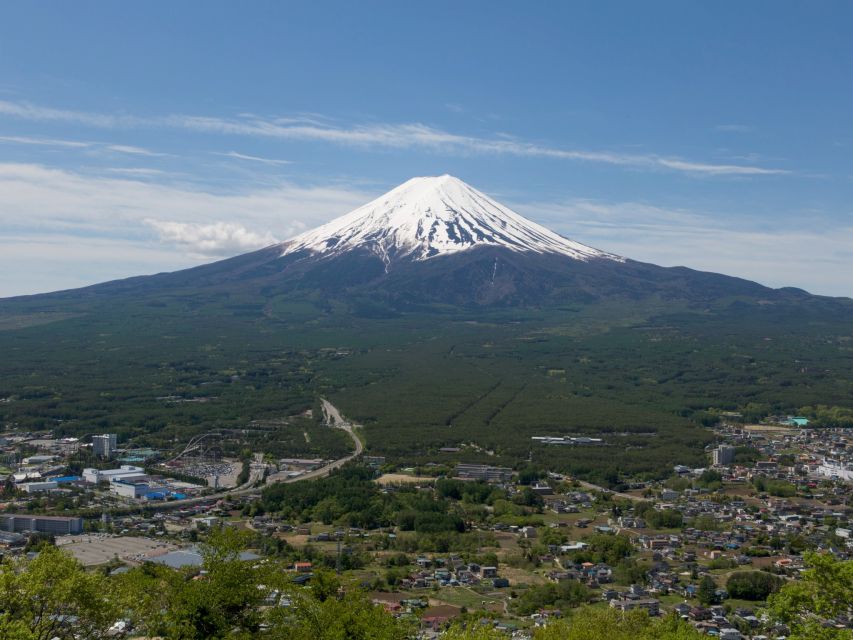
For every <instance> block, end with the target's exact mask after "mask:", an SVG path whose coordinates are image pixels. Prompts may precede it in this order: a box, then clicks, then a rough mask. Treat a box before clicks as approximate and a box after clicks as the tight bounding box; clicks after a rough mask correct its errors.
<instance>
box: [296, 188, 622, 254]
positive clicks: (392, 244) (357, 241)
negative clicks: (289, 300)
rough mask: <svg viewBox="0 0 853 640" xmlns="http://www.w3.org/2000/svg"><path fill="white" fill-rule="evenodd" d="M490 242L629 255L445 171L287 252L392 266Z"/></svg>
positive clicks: (302, 239) (513, 247) (533, 249)
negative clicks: (357, 256) (541, 221)
mask: <svg viewBox="0 0 853 640" xmlns="http://www.w3.org/2000/svg"><path fill="white" fill-rule="evenodd" d="M483 247H500V248H504V249H509V250H510V251H516V252H519V253H524V252H527V253H538V254H559V255H564V256H567V257H569V258H573V259H575V260H589V259H594V258H605V259H609V260H620V261H621V260H622V258H620V257H619V256H615V255H612V254H609V253H605V252H603V251H599V250H598V249H593V248H592V247H587V246H586V245H583V244H580V243H578V242H574V241H572V240H568V239H567V238H563V237H562V236H559V235H557V234H556V233H554V232H553V231H551V230H549V229H546V228H545V227H543V226H541V225H538V224H536V223H535V222H532V221H531V220H528V219H526V218H524V217H522V216H520V215H519V214H517V213H515V212H514V211H512V210H511V209H508V208H507V207H505V206H503V205H502V204H499V203H497V202H495V201H494V200H492V199H491V198H489V196H487V195H486V194H484V193H482V192H480V191H477V190H476V189H474V188H473V187H471V186H470V185H467V184H465V183H464V182H462V181H461V180H459V178H454V177H453V176H449V175H443V176H439V177H434V178H433V177H429V178H412V179H411V180H409V181H407V182H404V183H403V184H401V185H400V186H398V187H396V188H395V189H392V190H391V191H389V192H388V193H386V194H385V195H383V196H380V197H379V198H377V199H376V200H373V201H372V202H369V203H367V204H366V205H364V206H362V207H359V208H358V209H356V210H355V211H352V212H351V213H348V214H347V215H345V216H342V217H340V218H337V219H336V220H332V221H331V222H329V223H328V224H324V225H323V226H321V227H318V228H316V229H314V230H312V231H308V232H307V233H303V234H302V235H300V236H297V237H296V238H294V239H292V240H290V241H289V242H286V243H284V244H283V245H282V248H283V250H284V251H283V254H282V255H285V256H286V255H288V254H292V253H298V252H301V251H307V252H310V253H312V254H320V255H325V256H335V255H341V254H342V253H346V252H348V251H353V250H359V249H364V250H367V251H370V252H373V253H374V254H375V255H376V256H377V257H379V258H380V259H381V260H382V261H383V263H384V264H385V265H386V267H389V268H390V265H391V263H392V262H393V261H394V260H397V259H401V258H405V259H410V260H415V261H423V260H428V259H430V258H436V257H440V256H447V255H451V254H454V253H458V252H461V251H468V250H471V249H477V248H483Z"/></svg>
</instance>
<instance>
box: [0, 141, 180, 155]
mask: <svg viewBox="0 0 853 640" xmlns="http://www.w3.org/2000/svg"><path fill="white" fill-rule="evenodd" d="M0 143H4V144H21V145H33V146H38V147H66V148H70V149H95V150H98V149H100V150H105V151H112V152H115V153H126V154H129V155H135V156H148V157H151V158H155V157H164V156H167V155H168V154H166V153H160V152H157V151H152V150H150V149H146V148H144V147H137V146H134V145H129V144H112V143H109V142H92V141H84V140H63V139H59V138H40V137H34V136H0Z"/></svg>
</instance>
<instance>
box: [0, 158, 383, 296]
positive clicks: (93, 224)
mask: <svg viewBox="0 0 853 640" xmlns="http://www.w3.org/2000/svg"><path fill="white" fill-rule="evenodd" d="M109 171H111V173H115V174H117V175H112V176H109V175H108V176H104V175H86V174H82V173H75V172H71V171H65V170H60V169H53V168H47V167H44V166H41V165H33V164H2V163H0V297H3V296H9V295H18V294H24V293H34V292H38V291H52V290H56V289H59V288H63V287H72V286H75V287H76V286H83V285H87V284H94V283H96V282H104V281H106V280H112V279H114V278H119V277H126V276H130V275H139V274H146V273H156V272H160V271H169V270H174V269H180V268H184V267H187V266H192V265H194V264H198V263H199V261H200V259H201V254H202V253H204V254H205V255H216V256H222V255H228V254H229V253H234V254H236V253H241V252H243V251H246V250H249V249H253V248H257V247H258V246H260V245H259V244H256V243H255V242H257V243H260V244H264V243H267V244H268V242H267V241H268V240H270V241H272V240H273V239H276V238H281V239H287V238H290V237H293V236H294V235H296V234H297V233H299V232H301V231H304V230H305V229H306V228H308V227H313V226H315V225H318V224H320V223H322V222H326V221H328V220H330V219H331V218H333V217H335V216H338V215H340V214H342V213H344V212H346V211H350V210H351V209H354V208H355V207H357V206H358V205H360V204H363V203H364V202H365V201H367V200H368V199H370V198H371V197H373V196H374V195H375V194H373V193H366V192H364V191H361V190H358V189H354V188H351V187H349V186H347V185H330V186H304V185H295V184H291V183H287V182H282V183H279V184H277V185H274V186H264V187H262V188H256V189H252V190H239V191H237V190H235V191H232V192H225V193H222V192H215V191H210V190H205V189H203V188H201V187H199V186H197V185H184V184H163V183H161V182H158V181H157V180H155V179H151V178H157V177H158V176H156V175H152V174H150V173H149V172H148V170H142V171H144V173H141V174H138V173H136V174H135V173H134V170H133V169H117V170H116V169H113V170H109ZM119 172H120V173H119ZM146 220H158V221H174V222H176V223H179V224H183V225H186V226H185V227H184V230H183V235H179V234H177V231H175V232H173V233H174V234H177V235H173V238H172V239H171V240H169V241H168V242H164V241H163V240H164V239H165V236H162V235H160V233H159V232H158V231H156V230H155V228H154V227H153V226H152V225H151V224H150V223H146V222H145V221H146ZM220 225H225V226H224V227H221V226H220ZM227 225H235V227H234V228H233V229H231V228H229V227H228V226H227ZM207 227H210V228H211V229H213V230H214V231H211V230H209V229H207ZM236 227H240V228H243V229H246V230H250V231H247V232H245V233H242V232H241V231H240V230H239V229H237V228H236ZM223 228H224V231H221V232H220V235H219V236H217V235H216V231H215V230H216V229H223ZM192 232H195V233H196V236H195V242H193V236H192ZM205 234H207V235H205ZM229 247H230V249H229ZM207 259H208V260H209V259H210V258H207Z"/></svg>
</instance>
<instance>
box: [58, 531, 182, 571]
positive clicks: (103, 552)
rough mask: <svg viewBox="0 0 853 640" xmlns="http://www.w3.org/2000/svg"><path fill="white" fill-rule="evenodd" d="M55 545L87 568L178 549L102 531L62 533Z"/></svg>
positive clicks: (134, 560) (147, 557) (156, 541)
mask: <svg viewBox="0 0 853 640" xmlns="http://www.w3.org/2000/svg"><path fill="white" fill-rule="evenodd" d="M56 544H57V546H61V548H63V549H65V550H66V551H68V552H70V553H71V555H73V556H74V557H75V558H77V560H78V561H79V562H80V564H82V565H83V566H86V567H94V566H96V565H99V564H105V563H107V562H109V561H110V560H112V559H113V558H118V559H119V560H122V561H124V562H128V563H131V564H139V563H142V562H144V561H145V560H147V559H150V558H153V557H157V556H160V555H163V554H165V553H168V552H170V551H174V550H175V549H176V548H177V547H175V545H173V544H170V543H167V542H164V541H161V540H152V539H150V538H134V537H130V536H109V535H105V534H86V535H80V536H62V537H61V538H57V540H56Z"/></svg>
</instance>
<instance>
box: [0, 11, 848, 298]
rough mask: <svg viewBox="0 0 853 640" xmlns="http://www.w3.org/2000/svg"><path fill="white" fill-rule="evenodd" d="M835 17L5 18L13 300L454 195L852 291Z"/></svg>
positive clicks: (1, 109) (0, 121) (6, 209)
mask: <svg viewBox="0 0 853 640" xmlns="http://www.w3.org/2000/svg"><path fill="white" fill-rule="evenodd" d="M851 18H853V6H851V5H850V4H849V3H846V2H820V3H803V2H800V3H793V2H778V1H773V2H771V1H769V0H768V1H766V2H758V1H756V2H750V3H743V2H717V3H685V2H674V1H673V2H647V3H636V2H609V3H603V2H574V3H537V4H536V5H531V4H529V3H509V2H494V1H493V2H430V3H401V2H360V3H319V2H312V3H310V6H309V4H308V3H304V4H303V5H302V6H298V5H297V4H296V3H281V2H252V3H239V4H238V3H222V2H181V3H166V2H159V3H134V4H131V3H109V2H74V3H69V2H42V3H6V4H5V5H4V6H3V7H2V8H0V296H6V295H17V294H24V293H35V292H41V291H49V290H55V289H59V288H67V287H73V286H80V285H85V284H91V283H94V282H99V281H104V280H109V279H113V278H117V277H124V276H128V275H134V274H140V273H154V272H158V271H165V270H172V269H177V268H182V267H186V266H191V265H195V264H198V263H200V262H203V261H210V260H213V259H217V258H220V257H223V256H227V255H232V254H236V253H241V252H243V251H248V250H251V249H254V248H258V247H260V246H264V245H266V244H269V243H271V242H274V241H277V240H284V239H287V238H288V237H290V236H292V235H294V234H295V233H298V232H299V231H301V230H304V229H306V228H310V227H313V226H315V225H317V224H320V223H322V222H325V221H327V220H329V219H331V218H333V217H336V216H337V215H341V214H343V213H346V212H347V211H348V210H350V209H352V208H354V207H355V206H357V205H359V204H362V203H363V202H365V201H366V200H369V199H371V198H373V197H375V196H377V195H379V194H380V193H382V192H383V191H385V190H387V189H389V188H391V187H393V186H395V185H396V184H398V183H400V182H403V181H404V180H406V179H408V178H410V177H412V176H416V175H434V174H441V173H452V174H454V175H457V176H459V177H460V178H462V179H463V180H465V181H467V182H469V183H471V184H472V185H474V186H475V187H477V188H479V189H481V190H482V191H485V192H486V193H488V194H489V195H491V196H493V197H494V198H496V199H498V200H500V201H501V202H503V203H505V204H507V205H509V206H511V207H512V208H514V209H516V210H517V211H518V212H519V213H522V214H524V215H526V216H528V217H530V218H532V219H534V220H536V221H537V222H540V223H542V224H545V225H547V226H549V227H551V228H553V229H554V230H556V231H558V232H560V233H562V234H563V235H566V236H568V237H571V238H573V239H575V240H578V241H580V242H585V243H587V244H591V245H593V246H597V247H601V248H603V249H606V250H609V251H613V252H617V253H621V254H622V255H625V256H628V257H631V258H634V259H639V260H646V261H650V262H656V263H658V264H664V265H677V264H684V265H687V266H691V267H694V268H700V269H707V270H713V271H719V272H723V273H729V274H732V275H739V276H743V277H748V278H751V279H755V280H758V281H760V282H763V283H766V284H769V285H772V286H785V285H791V286H799V287H803V288H806V289H808V290H810V291H814V292H817V293H824V294H831V295H853V277H851V276H850V274H853V205H851V202H853V200H851V196H853V161H851V148H853V127H851V124H853V122H851V119H852V118H851V114H853V83H851V82H850V69H851V68H853V64H851V63H853V43H851V39H850V38H849V29H848V28H847V27H848V26H849V24H850V23H851Z"/></svg>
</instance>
